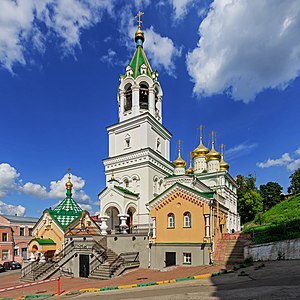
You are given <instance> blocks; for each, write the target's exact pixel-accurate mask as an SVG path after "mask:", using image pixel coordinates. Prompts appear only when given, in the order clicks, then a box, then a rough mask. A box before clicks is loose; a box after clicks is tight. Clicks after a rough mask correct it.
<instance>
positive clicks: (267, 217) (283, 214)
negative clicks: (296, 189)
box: [261, 194, 300, 224]
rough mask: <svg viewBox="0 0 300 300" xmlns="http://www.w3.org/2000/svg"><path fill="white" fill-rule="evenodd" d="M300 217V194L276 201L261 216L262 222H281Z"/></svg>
mask: <svg viewBox="0 0 300 300" xmlns="http://www.w3.org/2000/svg"><path fill="white" fill-rule="evenodd" d="M296 219H300V194H297V195H295V196H293V197H291V198H289V199H287V200H284V201H282V202H281V203H278V204H277V205H275V206H273V207H272V208H271V209H270V210H268V211H267V212H265V213H264V214H263V215H262V217H261V223H262V224H270V223H273V224H274V223H282V222H289V221H292V220H296Z"/></svg>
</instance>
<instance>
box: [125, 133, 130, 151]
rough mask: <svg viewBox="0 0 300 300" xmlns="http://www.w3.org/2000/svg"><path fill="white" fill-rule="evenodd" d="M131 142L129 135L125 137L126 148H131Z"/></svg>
mask: <svg viewBox="0 0 300 300" xmlns="http://www.w3.org/2000/svg"><path fill="white" fill-rule="evenodd" d="M130 140H131V138H130V135H129V134H127V135H126V136H125V148H129V147H130Z"/></svg>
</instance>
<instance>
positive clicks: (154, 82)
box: [118, 12, 163, 123]
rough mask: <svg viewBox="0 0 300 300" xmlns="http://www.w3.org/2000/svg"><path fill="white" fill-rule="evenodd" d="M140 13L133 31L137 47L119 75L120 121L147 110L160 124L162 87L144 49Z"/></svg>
mask: <svg viewBox="0 0 300 300" xmlns="http://www.w3.org/2000/svg"><path fill="white" fill-rule="evenodd" d="M142 14H143V13H141V12H139V13H138V15H137V18H138V29H137V31H136V33H135V43H136V50H135V53H134V55H133V57H132V59H131V61H130V63H129V65H128V66H127V67H126V70H125V74H124V75H121V76H120V81H121V83H120V86H119V92H118V105H119V121H120V122H122V121H124V120H127V119H129V118H132V117H135V116H137V115H140V114H143V113H144V112H149V113H150V114H151V115H152V116H153V117H154V118H155V119H156V120H157V121H159V122H160V123H162V96H163V93H162V89H161V87H160V84H159V81H158V72H157V71H153V70H152V68H151V66H150V64H149V61H148V59H147V57H146V54H145V52H144V49H143V43H144V41H145V37H144V32H143V31H142V30H141V23H142V21H141V20H140V18H141V16H142Z"/></svg>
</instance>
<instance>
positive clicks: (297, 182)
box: [288, 168, 300, 194]
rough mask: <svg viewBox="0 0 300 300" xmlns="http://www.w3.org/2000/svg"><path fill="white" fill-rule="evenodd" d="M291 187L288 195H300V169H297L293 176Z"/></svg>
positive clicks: (291, 177)
mask: <svg viewBox="0 0 300 300" xmlns="http://www.w3.org/2000/svg"><path fill="white" fill-rule="evenodd" d="M290 179H291V185H290V186H289V188H288V193H291V194H298V193H300V168H299V169H297V170H296V171H295V172H294V173H293V174H292V175H291V176H290Z"/></svg>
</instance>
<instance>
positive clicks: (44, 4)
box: [0, 0, 114, 72]
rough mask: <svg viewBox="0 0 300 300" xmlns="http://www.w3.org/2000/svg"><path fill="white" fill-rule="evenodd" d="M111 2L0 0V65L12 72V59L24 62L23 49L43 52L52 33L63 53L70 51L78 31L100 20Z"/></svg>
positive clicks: (72, 52) (87, 0)
mask: <svg viewBox="0 0 300 300" xmlns="http://www.w3.org/2000/svg"><path fill="white" fill-rule="evenodd" d="M113 5H114V1H112V0H102V1H99V0H84V1H80V0H44V1H40V0H26V1H24V0H21V1H11V0H1V1H0V20H1V22H0V66H1V65H2V66H3V67H4V68H6V69H8V70H9V71H11V72H13V66H14V65H15V64H16V63H18V64H21V65H25V64H26V53H27V52H30V51H31V50H37V51H39V52H44V51H45V43H46V40H47V39H48V40H51V41H53V39H52V38H53V37H58V38H59V40H60V41H61V43H60V45H61V46H62V50H63V53H64V54H69V53H71V54H74V49H75V48H76V47H80V35H81V33H82V31H83V30H84V29H87V28H89V27H91V26H93V25H95V24H96V23H98V22H100V21H101V17H102V15H103V13H104V12H105V11H107V12H111V11H112V9H113ZM38 24H42V25H38ZM43 27H45V28H43ZM42 28H43V29H42Z"/></svg>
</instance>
